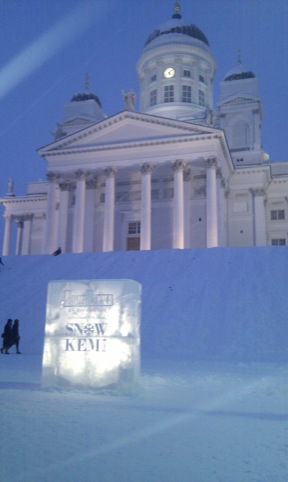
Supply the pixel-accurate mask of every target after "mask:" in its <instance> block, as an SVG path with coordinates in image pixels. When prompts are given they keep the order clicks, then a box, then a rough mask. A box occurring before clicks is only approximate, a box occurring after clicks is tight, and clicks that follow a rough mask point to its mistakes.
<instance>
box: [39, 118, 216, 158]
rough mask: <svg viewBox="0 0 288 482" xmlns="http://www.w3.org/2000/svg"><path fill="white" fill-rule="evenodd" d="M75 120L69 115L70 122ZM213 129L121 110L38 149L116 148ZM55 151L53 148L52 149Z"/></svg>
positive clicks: (212, 131) (42, 152)
mask: <svg viewBox="0 0 288 482" xmlns="http://www.w3.org/2000/svg"><path fill="white" fill-rule="evenodd" d="M77 121H78V122H79V120H78V119H73V121H71V122H77ZM215 133H217V129H213V128H210V127H207V126H201V125H196V124H192V123H189V122H183V121H177V120H173V119H166V118H162V117H156V116H152V115H149V114H140V113H136V112H131V111H123V112H120V113H119V114H116V115H115V116H112V117H108V118H106V119H104V120H101V121H99V122H96V123H94V124H92V125H90V126H89V127H86V128H85V129H81V130H79V131H77V132H75V133H73V134H71V135H69V136H65V137H63V138H62V139H60V140H58V141H57V142H53V143H52V144H49V145H47V146H44V147H42V148H40V149H39V150H38V153H39V154H40V155H41V156H43V157H45V156H46V155H49V153H52V152H51V151H53V152H54V153H56V152H57V151H58V152H59V153H60V152H63V150H65V151H66V150H67V149H69V150H70V151H71V150H73V151H77V150H78V149H81V150H82V151H83V150H85V149H91V148H98V149H99V148H103V149H104V148H106V149H107V148H110V149H111V148H112V149H113V148H117V146H120V145H121V146H123V145H128V144H129V145H131V144H137V143H142V144H143V143H145V142H151V141H154V142H155V141H158V142H159V143H161V142H165V139H170V140H171V138H173V137H175V139H177V138H179V139H180V138H181V137H184V136H187V135H189V136H195V137H199V136H201V137H202V136H206V135H211V134H213V135H214V134H215ZM55 151H56V152H55Z"/></svg>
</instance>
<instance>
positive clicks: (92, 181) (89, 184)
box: [86, 176, 98, 189]
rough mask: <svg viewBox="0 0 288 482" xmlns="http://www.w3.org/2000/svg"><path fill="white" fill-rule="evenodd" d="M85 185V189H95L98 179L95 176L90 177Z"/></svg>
mask: <svg viewBox="0 0 288 482" xmlns="http://www.w3.org/2000/svg"><path fill="white" fill-rule="evenodd" d="M86 185H87V189H95V188H96V187H98V177H97V176H94V177H91V178H90V179H88V180H87V181H86Z"/></svg>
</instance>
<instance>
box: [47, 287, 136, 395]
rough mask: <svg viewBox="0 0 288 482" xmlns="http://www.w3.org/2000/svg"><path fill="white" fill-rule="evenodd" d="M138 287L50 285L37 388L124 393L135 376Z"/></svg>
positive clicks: (133, 383)
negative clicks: (40, 382) (39, 383)
mask: <svg viewBox="0 0 288 482" xmlns="http://www.w3.org/2000/svg"><path fill="white" fill-rule="evenodd" d="M140 305H141V285H140V284H139V283H137V282H136V281H132V280H81V281H51V282H50V283H49V286H48V296H47V309H46V327H45V340H44V351H43V365H42V387H55V386H61V387H75V388H85V389H86V388H92V389H93V388H96V389H98V388H116V389H119V390H130V389H131V388H133V386H134V385H135V383H136V382H137V380H138V377H139V372H140Z"/></svg>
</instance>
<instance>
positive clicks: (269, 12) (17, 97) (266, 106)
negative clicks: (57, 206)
mask: <svg viewBox="0 0 288 482" xmlns="http://www.w3.org/2000/svg"><path fill="white" fill-rule="evenodd" d="M180 5H181V13H182V17H183V18H184V19H186V20H189V21H190V22H191V23H194V24H195V25H197V26H198V27H199V28H200V29H201V30H202V31H203V32H204V33H205V35H206V36H207V38H208V40H209V43H210V47H211V50H212V53H213V55H214V57H215V59H216V62H217V74H216V77H215V83H214V106H216V104H217V102H218V99H219V82H220V81H222V80H223V78H224V76H225V74H226V73H227V72H228V71H229V70H230V69H231V68H233V67H234V66H235V65H236V62H237V51H238V50H240V52H241V57H242V62H243V64H244V65H245V66H246V67H247V68H248V69H249V70H252V71H253V72H254V73H255V75H256V76H257V78H258V81H259V90H260V95H261V98H262V102H263V124H262V127H263V128H262V144H263V148H264V150H265V151H266V152H268V154H269V155H270V159H271V160H273V161H280V160H288V152H287V149H286V138H287V129H288V117H287V115H286V112H287V107H288V89H287V79H288V55H287V52H286V49H287V46H288V2H287V0H181V1H180ZM173 6H174V1H173V0H145V1H144V0H142V1H141V0H140V1H139V0H138V1H135V0H57V1H55V0H40V1H39V0H26V1H24V0H0V105H1V116H0V152H1V157H0V162H1V170H0V196H5V195H6V193H7V186H8V179H9V178H10V177H11V178H13V180H14V185H15V188H14V191H15V194H17V195H22V194H25V192H26V184H27V183H28V182H29V181H37V180H39V179H42V180H46V178H45V169H46V166H45V161H43V160H42V159H41V158H40V157H39V155H38V154H37V153H36V149H38V148H39V147H41V146H43V145H46V144H49V143H50V142H52V140H53V139H52V134H51V133H52V132H53V131H54V129H55V127H56V124H57V122H59V121H61V120H62V114H63V105H64V103H66V102H69V101H70V99H71V97H72V96H73V95H74V94H75V93H77V92H79V91H83V90H84V82H85V73H86V72H88V73H89V76H90V89H91V91H93V92H94V93H95V94H97V95H98V96H99V98H100V101H101V103H102V107H103V110H104V112H105V113H106V114H107V115H113V114H115V113H117V112H119V111H121V110H123V108H124V103H123V99H122V94H121V92H122V90H126V91H127V90H129V89H130V88H133V90H134V91H135V92H136V94H137V93H138V79H137V75H136V63H137V60H138V58H139V57H140V54H141V51H142V48H143V46H144V43H145V41H146V39H147V37H148V35H149V34H150V33H151V32H152V31H153V30H154V28H155V27H156V26H157V25H159V24H160V23H163V22H165V21H166V20H169V19H170V17H171V15H172V13H173ZM137 109H138V101H137V100H136V110H137ZM2 212H3V209H2V208H1V211H0V214H1V215H2ZM2 228H3V222H2V219H0V245H2V234H1V231H2Z"/></svg>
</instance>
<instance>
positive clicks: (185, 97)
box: [182, 85, 192, 102]
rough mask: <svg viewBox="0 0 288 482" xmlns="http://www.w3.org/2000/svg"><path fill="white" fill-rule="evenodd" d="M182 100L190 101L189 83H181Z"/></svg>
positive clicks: (190, 89) (190, 90)
mask: <svg viewBox="0 0 288 482" xmlns="http://www.w3.org/2000/svg"><path fill="white" fill-rule="evenodd" d="M182 102H192V88H191V86H190V85H182Z"/></svg>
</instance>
